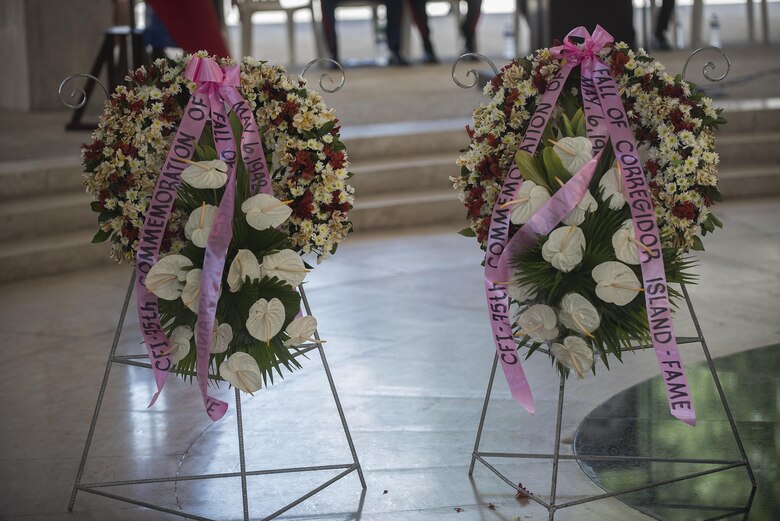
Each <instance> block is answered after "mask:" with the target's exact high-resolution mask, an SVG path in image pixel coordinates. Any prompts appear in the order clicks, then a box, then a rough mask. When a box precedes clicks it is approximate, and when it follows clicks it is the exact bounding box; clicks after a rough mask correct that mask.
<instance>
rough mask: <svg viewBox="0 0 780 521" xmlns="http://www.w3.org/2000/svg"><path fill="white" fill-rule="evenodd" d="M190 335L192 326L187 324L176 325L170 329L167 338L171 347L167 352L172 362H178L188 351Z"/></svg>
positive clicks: (191, 334) (191, 335)
mask: <svg viewBox="0 0 780 521" xmlns="http://www.w3.org/2000/svg"><path fill="white" fill-rule="evenodd" d="M192 337H193V332H192V328H191V327H189V326H178V327H176V328H175V329H174V330H173V331H171V336H170V337H169V338H168V342H169V344H170V346H171V348H170V349H169V350H168V354H169V355H171V361H172V362H173V363H174V364H178V363H179V362H180V361H181V360H182V359H184V357H185V356H187V353H189V352H190V341H191V340H192Z"/></svg>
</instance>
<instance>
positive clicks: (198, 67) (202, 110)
mask: <svg viewBox="0 0 780 521" xmlns="http://www.w3.org/2000/svg"><path fill="white" fill-rule="evenodd" d="M184 76H185V77H186V78H187V79H189V80H191V81H194V82H195V83H196V84H197V88H196V90H195V92H193V93H192V96H191V97H190V101H189V102H188V103H187V107H186V108H185V109H184V114H183V116H182V120H181V123H180V124H179V128H178V130H177V131H176V136H175V137H174V139H173V142H172V144H171V149H170V150H169V151H168V156H167V157H166V159H165V163H164V164H163V168H162V170H161V171H160V176H159V177H158V179H157V183H156V184H155V187H154V191H153V192H152V198H151V201H150V203H149V210H148V211H147V214H146V218H145V219H144V224H143V227H142V228H141V234H140V237H139V244H138V251H137V253H136V284H135V290H136V296H137V306H138V318H139V323H140V325H141V333H142V335H143V337H144V343H145V344H146V348H147V351H148V353H149V360H150V361H151V363H152V369H153V372H154V378H155V383H156V385H157V392H156V393H155V394H154V397H153V398H152V401H151V403H150V404H149V407H151V406H152V405H154V403H155V402H156V401H157V398H158V397H159V396H160V393H161V392H162V389H163V387H164V386H165V382H166V380H167V378H168V374H169V373H170V370H171V366H172V360H171V357H170V355H169V354H166V353H168V351H169V350H170V342H169V340H168V338H167V337H166V336H165V333H164V332H163V328H162V326H161V324H160V315H159V308H158V302H157V297H156V296H155V295H154V294H153V293H151V292H149V291H148V290H147V289H146V286H145V285H144V280H145V277H146V274H147V273H148V272H149V270H150V269H151V267H152V266H154V264H155V263H156V262H157V259H158V256H159V253H160V247H161V244H162V239H163V237H164V233H165V228H166V226H167V224H168V221H169V220H170V216H171V211H172V209H173V203H174V201H175V199H176V192H177V190H178V187H179V185H180V184H181V172H182V170H184V169H185V168H186V167H187V163H186V161H187V160H189V159H190V158H191V157H192V156H193V154H194V152H195V145H196V143H197V141H198V139H199V138H200V135H201V133H202V132H203V128H204V127H205V125H206V121H207V120H210V121H211V131H212V134H213V137H214V144H215V147H216V149H217V155H218V157H219V159H221V160H222V161H224V162H225V163H226V164H227V165H228V179H227V182H226V184H225V193H224V195H223V196H222V200H221V201H220V204H219V208H218V209H217V215H216V217H215V219H214V223H213V225H212V228H211V232H210V233H209V238H208V242H207V244H206V252H205V256H204V260H203V271H202V278H201V286H200V297H199V300H198V322H197V326H196V337H195V344H196V347H197V360H196V375H197V379H198V387H199V388H200V391H201V396H202V398H203V404H204V406H205V408H206V413H207V414H208V415H209V417H210V418H211V419H212V420H213V421H216V420H219V419H220V418H222V416H224V415H225V412H226V411H227V408H228V406H227V403H225V402H223V401H221V400H218V399H216V398H213V397H212V396H209V394H208V361H209V354H210V350H211V337H212V331H213V329H214V317H215V315H216V308H217V301H218V299H219V288H220V286H221V283H222V274H223V271H224V268H225V256H226V253H227V249H228V246H229V245H230V241H231V239H232V237H233V210H234V207H235V187H236V158H237V152H236V144H235V140H234V138H233V131H232V129H231V126H230V120H229V119H228V112H227V111H226V110H225V103H226V102H227V103H228V104H229V105H230V111H232V112H234V113H235V114H236V116H237V117H238V119H239V121H240V122H241V127H242V133H241V157H242V159H243V161H244V164H245V165H246V168H247V172H248V173H249V176H250V190H251V191H252V193H254V192H255V191H256V190H258V189H259V190H260V191H261V192H263V193H266V194H270V193H271V192H272V188H271V182H270V176H269V175H268V167H267V166H266V161H265V154H264V152H263V146H262V141H261V140H260V133H259V129H258V127H257V122H256V121H255V118H254V115H253V113H252V110H251V107H249V104H248V103H247V102H246V100H244V99H243V98H242V96H241V94H240V93H239V92H238V87H239V86H240V69H239V67H238V65H232V66H228V67H220V66H219V65H218V64H217V63H216V62H215V61H214V60H212V59H211V58H199V57H197V56H193V57H192V59H191V60H190V62H189V64H188V65H187V68H186V69H185V71H184Z"/></svg>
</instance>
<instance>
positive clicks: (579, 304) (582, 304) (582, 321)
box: [558, 293, 601, 336]
mask: <svg viewBox="0 0 780 521" xmlns="http://www.w3.org/2000/svg"><path fill="white" fill-rule="evenodd" d="M558 318H559V319H560V321H561V324H562V325H563V326H564V327H566V328H568V329H571V330H572V331H577V332H578V333H581V334H583V335H585V336H593V335H592V333H593V332H594V331H595V330H596V329H597V328H598V327H599V324H601V319H600V318H599V313H598V311H596V308H595V306H594V305H593V304H591V303H590V301H589V300H588V299H586V298H585V297H583V296H582V295H580V294H579V293H568V294H566V295H564V297H563V298H562V299H561V310H560V312H559V313H558Z"/></svg>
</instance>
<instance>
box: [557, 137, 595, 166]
mask: <svg viewBox="0 0 780 521" xmlns="http://www.w3.org/2000/svg"><path fill="white" fill-rule="evenodd" d="M551 144H552V145H553V150H554V151H555V153H556V154H557V155H558V157H559V158H560V160H561V163H563V167H564V168H565V169H566V170H568V172H569V173H570V174H572V175H573V174H576V173H577V172H579V171H580V170H581V169H582V167H583V166H585V165H586V164H587V163H588V161H590V160H591V159H592V157H593V155H592V150H593V144H591V142H590V140H589V139H588V138H586V137H564V138H561V139H559V140H558V141H551Z"/></svg>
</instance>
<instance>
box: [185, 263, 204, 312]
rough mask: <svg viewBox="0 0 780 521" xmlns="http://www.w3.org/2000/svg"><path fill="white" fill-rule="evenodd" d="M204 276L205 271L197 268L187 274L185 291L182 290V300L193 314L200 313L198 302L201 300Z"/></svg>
mask: <svg viewBox="0 0 780 521" xmlns="http://www.w3.org/2000/svg"><path fill="white" fill-rule="evenodd" d="M202 276H203V270H202V269H200V268H196V269H194V270H190V271H188V272H187V278H186V282H185V284H184V289H183V290H181V300H182V302H184V305H185V306H187V308H188V309H189V310H190V311H192V312H193V313H197V312H198V301H199V300H200V279H201V277H202Z"/></svg>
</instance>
